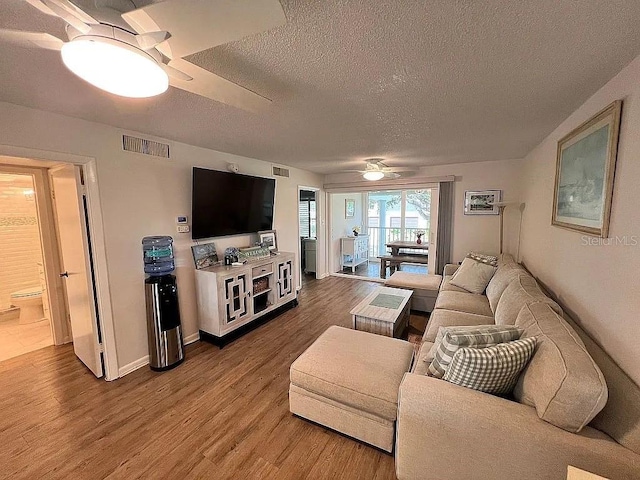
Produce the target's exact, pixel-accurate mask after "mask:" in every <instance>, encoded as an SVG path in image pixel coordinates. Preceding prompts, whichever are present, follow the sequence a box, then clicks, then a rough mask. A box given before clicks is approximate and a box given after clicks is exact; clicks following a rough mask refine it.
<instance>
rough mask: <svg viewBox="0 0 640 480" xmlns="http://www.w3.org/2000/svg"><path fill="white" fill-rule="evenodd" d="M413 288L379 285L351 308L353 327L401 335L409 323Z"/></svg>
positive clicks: (395, 335)
mask: <svg viewBox="0 0 640 480" xmlns="http://www.w3.org/2000/svg"><path fill="white" fill-rule="evenodd" d="M412 293H413V292H412V291H411V290H403V289H400V288H389V287H378V288H376V289H375V290H374V291H373V292H371V293H370V294H369V295H368V296H367V297H366V298H365V299H364V300H362V301H361V302H360V303H359V304H358V305H356V306H355V307H354V308H353V309H352V310H351V312H350V313H351V315H352V318H353V329H354V330H362V331H365V332H371V333H377V334H379V335H385V336H387V337H396V338H397V337H399V336H400V335H401V334H402V332H403V330H404V328H405V327H406V326H407V325H408V324H409V315H410V309H411V295H412Z"/></svg>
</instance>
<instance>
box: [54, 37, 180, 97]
mask: <svg viewBox="0 0 640 480" xmlns="http://www.w3.org/2000/svg"><path fill="white" fill-rule="evenodd" d="M61 53H62V61H63V62H64V64H65V65H66V66H67V68H68V69H69V70H71V71H72V72H73V73H75V74H76V75H78V76H79V77H80V78H82V79H83V80H85V81H87V82H89V83H90V84H92V85H94V86H96V87H98V88H100V89H101V90H105V91H107V92H109V93H113V94H115V95H120V96H122V97H130V98H146V97H153V96H155V95H160V94H161V93H164V92H165V91H166V90H167V88H169V76H168V75H167V74H166V72H165V71H164V70H163V69H162V67H160V65H158V62H157V61H156V60H155V59H154V58H153V57H151V56H150V55H149V54H147V53H145V52H144V51H142V50H140V49H138V48H135V47H133V46H131V45H129V44H127V43H124V42H120V41H118V40H113V39H110V38H104V37H92V36H89V35H83V36H79V37H76V38H74V39H73V40H72V41H70V42H69V43H65V44H64V45H63V46H62V51H61Z"/></svg>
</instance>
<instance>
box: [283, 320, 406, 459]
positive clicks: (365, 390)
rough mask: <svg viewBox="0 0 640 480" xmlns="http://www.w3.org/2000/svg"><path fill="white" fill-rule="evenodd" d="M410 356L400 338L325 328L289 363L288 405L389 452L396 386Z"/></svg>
mask: <svg viewBox="0 0 640 480" xmlns="http://www.w3.org/2000/svg"><path fill="white" fill-rule="evenodd" d="M412 360H413V345H412V344H411V343H409V342H405V341H404V340H398V339H395V338H390V337H383V336H381V335H376V334H373V333H367V332H361V331H358V330H351V329H348V328H343V327H337V326H332V327H329V328H328V329H327V330H326V331H325V332H324V333H323V334H322V335H320V337H318V339H317V340H316V341H315V342H314V343H313V344H312V345H311V346H310V347H309V348H307V350H306V351H305V352H304V353H302V355H300V356H299V357H298V358H297V360H296V361H295V362H293V364H292V365H291V370H290V375H291V383H290V386H289V409H290V410H291V412H292V413H293V414H295V415H299V416H300V417H303V418H306V419H308V420H311V421H313V422H316V423H319V424H320V425H324V426H327V427H329V428H332V429H334V430H337V431H339V432H341V433H344V434H345V435H349V436H350V437H353V438H356V439H358V440H361V441H363V442H366V443H369V444H371V445H374V446H375V447H378V448H380V449H382V450H385V451H387V452H391V451H392V450H393V441H394V432H395V422H396V414H397V409H398V388H399V387H400V382H401V381H402V377H403V375H404V374H405V373H406V372H408V371H409V369H410V368H411V362H412Z"/></svg>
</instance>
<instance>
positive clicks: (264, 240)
mask: <svg viewBox="0 0 640 480" xmlns="http://www.w3.org/2000/svg"><path fill="white" fill-rule="evenodd" d="M258 236H259V237H260V246H262V247H266V248H268V249H269V250H270V251H273V252H277V251H278V241H277V239H276V231H275V230H263V231H261V232H258Z"/></svg>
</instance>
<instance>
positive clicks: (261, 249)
mask: <svg viewBox="0 0 640 480" xmlns="http://www.w3.org/2000/svg"><path fill="white" fill-rule="evenodd" d="M270 256H271V252H270V251H269V247H267V246H257V247H245V248H240V249H239V252H238V261H239V262H246V261H250V260H261V259H263V258H269V257H270Z"/></svg>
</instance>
